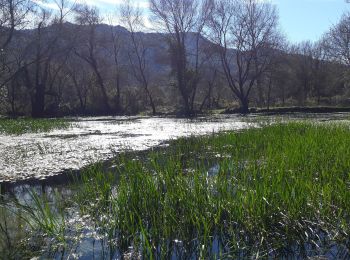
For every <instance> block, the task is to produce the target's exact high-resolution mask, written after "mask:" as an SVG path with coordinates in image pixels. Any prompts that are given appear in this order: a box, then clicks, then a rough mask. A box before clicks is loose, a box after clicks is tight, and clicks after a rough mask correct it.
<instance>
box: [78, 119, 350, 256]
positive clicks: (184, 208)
mask: <svg viewBox="0 0 350 260" xmlns="http://www.w3.org/2000/svg"><path fill="white" fill-rule="evenodd" d="M348 147H350V132H349V126H348V125H321V124H319V125H316V124H315V125H312V124H305V123H289V124H287V125H283V124H278V125H274V126H269V127H265V128H262V129H251V130H247V131H244V132H241V133H226V134H219V135H214V136H210V137H200V138H198V137H196V138H190V139H181V140H178V141H174V142H173V143H172V144H171V145H170V147H169V148H168V149H166V150H160V151H155V152H150V153H149V154H148V156H147V158H146V159H142V160H135V158H133V159H132V158H129V157H127V156H121V158H120V159H119V161H118V162H119V165H120V166H119V168H118V169H117V172H118V174H119V175H120V176H121V177H120V180H119V183H118V185H117V188H116V191H115V192H112V190H113V187H114V185H109V186H108V185H106V184H108V183H109V181H108V178H107V177H105V175H103V173H101V172H99V171H95V174H96V175H95V176H91V175H89V181H88V182H84V185H83V186H82V187H81V190H80V191H79V192H78V194H85V193H87V194H89V197H88V200H89V201H98V202H99V205H101V206H99V208H100V209H101V211H99V214H105V215H106V219H109V220H110V221H109V223H108V224H109V228H110V230H113V233H115V232H116V230H117V231H118V232H117V233H118V239H119V241H120V244H119V246H120V247H121V248H120V249H121V251H124V250H126V248H127V246H129V245H131V244H133V245H134V246H136V247H137V248H139V249H140V248H142V249H143V254H145V255H148V256H149V257H151V256H157V255H158V256H161V257H162V256H165V255H166V254H168V253H169V249H170V251H172V250H174V248H175V247H176V243H175V242H174V241H181V243H182V246H183V247H185V248H187V249H188V250H185V251H187V252H188V251H189V250H190V249H189V248H195V250H194V252H196V254H197V256H198V257H200V256H202V257H203V256H204V257H210V256H211V253H212V252H211V249H212V244H213V241H214V239H215V238H216V237H219V238H220V241H221V244H222V245H226V247H225V248H224V247H222V248H221V250H222V253H229V254H236V255H235V256H236V257H237V256H239V255H241V254H242V252H245V253H248V254H249V255H250V254H252V255H258V256H263V255H266V254H268V253H269V252H271V250H272V251H273V250H275V254H277V255H278V253H277V252H278V250H282V251H283V250H285V249H286V248H291V247H292V246H296V245H303V244H305V243H307V244H311V245H315V246H317V247H322V246H324V244H323V243H325V241H338V242H339V243H340V244H341V243H342V242H344V243H346V241H347V237H348V236H347V234H348V233H349V231H350V230H349V221H350V215H349V213H350V206H349V205H350V204H349V203H348V202H349V201H350V186H349V185H350V174H349V173H350V161H349V158H350V150H349V149H348ZM213 166H215V167H213ZM212 167H213V168H212ZM210 168H211V169H210ZM215 171H217V172H215ZM101 176H104V177H103V181H102V182H101ZM96 185H97V186H96ZM107 186H108V188H106V187H107ZM91 187H93V188H91ZM91 196H92V197H91ZM107 208H108V210H106V209H107ZM89 209H90V210H91V208H90V206H89V205H87V207H86V210H89ZM94 211H96V210H94ZM96 224H97V226H98V225H99V223H96ZM105 227H106V226H105ZM322 236H323V238H321V237H322ZM324 237H327V239H324ZM276 250H277V251H276Z"/></svg>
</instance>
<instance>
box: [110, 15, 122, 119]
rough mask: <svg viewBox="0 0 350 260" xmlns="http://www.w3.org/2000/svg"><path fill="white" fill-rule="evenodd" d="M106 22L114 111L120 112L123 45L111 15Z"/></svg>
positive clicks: (118, 29)
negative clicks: (110, 58) (108, 30)
mask: <svg viewBox="0 0 350 260" xmlns="http://www.w3.org/2000/svg"><path fill="white" fill-rule="evenodd" d="M108 22H109V26H110V41H111V45H112V46H111V48H110V47H109V46H107V47H106V49H107V51H108V52H110V53H111V56H112V57H113V62H114V66H115V68H114V70H113V75H114V77H115V90H116V94H115V103H116V112H117V113H122V112H123V105H122V100H121V92H122V90H121V85H122V83H121V81H122V75H123V67H124V64H123V63H122V50H123V49H122V48H123V47H124V41H123V37H122V34H121V32H120V28H118V27H116V26H114V21H113V17H112V16H109V17H108Z"/></svg>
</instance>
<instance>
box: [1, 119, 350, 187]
mask: <svg viewBox="0 0 350 260" xmlns="http://www.w3.org/2000/svg"><path fill="white" fill-rule="evenodd" d="M349 118H350V116H349V114H348V113H337V114H318V115H316V114H291V115H284V116H261V115H259V116H257V115H250V116H246V117H243V116H238V115H229V116H228V115H221V116H212V117H203V118H196V119H192V120H191V119H177V118H157V117H152V118H148V117H98V118H75V119H72V120H73V121H74V123H73V125H72V127H71V128H69V129H65V130H55V131H52V132H50V133H44V134H40V133H34V134H24V135H20V136H6V135H0V182H14V181H20V180H28V179H45V178H47V177H48V176H55V175H58V174H60V173H62V171H67V170H78V169H81V168H82V167H84V166H86V165H88V164H91V163H95V162H97V161H101V160H107V159H110V158H111V157H113V156H114V154H115V152H120V151H125V150H145V149H148V148H151V147H155V146H157V145H160V144H161V143H163V142H164V141H167V140H170V139H175V138H179V137H186V136H190V135H204V134H210V133H213V132H218V131H226V130H240V129H244V128H249V127H254V126H258V125H259V123H272V122H275V121H282V122H283V121H290V120H300V119H309V120H310V119H313V120H318V121H325V120H348V119H349Z"/></svg>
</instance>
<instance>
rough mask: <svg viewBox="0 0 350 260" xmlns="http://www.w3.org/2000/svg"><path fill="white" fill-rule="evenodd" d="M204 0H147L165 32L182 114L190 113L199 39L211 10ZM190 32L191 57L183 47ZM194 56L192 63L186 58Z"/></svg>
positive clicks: (194, 87) (195, 85)
mask: <svg viewBox="0 0 350 260" xmlns="http://www.w3.org/2000/svg"><path fill="white" fill-rule="evenodd" d="M210 7H211V1H207V0H203V1H202V0H150V8H151V11H152V13H153V14H154V16H155V18H156V19H155V22H157V23H158V25H159V26H160V28H161V29H162V30H163V31H165V32H167V40H168V43H169V47H170V52H171V56H172V57H171V58H172V66H173V70H174V72H175V74H176V79H177V87H178V89H179V91H180V94H181V97H182V101H183V104H184V107H185V113H186V115H191V114H193V113H194V106H193V104H194V99H195V95H196V90H197V86H198V81H199V73H198V72H199V70H198V69H199V39H200V36H201V33H202V31H203V28H204V25H205V22H206V21H207V18H208V15H209V13H210V10H211V8H210ZM190 33H194V35H195V37H194V38H195V47H194V52H193V53H192V54H193V55H194V58H193V57H190V55H189V53H188V49H187V46H186V44H187V40H188V38H189V36H190ZM191 59H192V60H193V59H194V66H192V67H191V66H190V60H191Z"/></svg>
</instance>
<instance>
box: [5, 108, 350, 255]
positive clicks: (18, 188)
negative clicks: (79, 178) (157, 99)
mask: <svg viewBox="0 0 350 260" xmlns="http://www.w3.org/2000/svg"><path fill="white" fill-rule="evenodd" d="M349 119H350V113H338V114H322V115H316V114H293V115H285V116H257V115H251V116H248V117H242V116H236V115H231V116H215V117H206V118H198V119H195V120H189V119H176V118H148V117H99V118H74V119H73V118H72V119H71V120H72V121H73V123H72V127H70V128H69V129H65V130H54V131H52V132H49V133H35V134H24V135H20V136H6V135H0V182H20V183H22V182H21V181H23V180H24V181H25V180H28V179H45V178H48V177H50V176H54V175H60V174H61V173H63V172H64V171H66V170H79V169H81V168H82V167H84V166H86V165H89V164H91V163H94V162H97V161H104V160H108V159H110V158H112V157H113V156H115V154H116V153H118V152H122V151H126V150H145V149H149V148H152V147H155V146H158V145H161V144H166V142H167V141H169V140H171V139H176V138H179V137H186V136H191V135H205V134H211V133H213V132H219V131H227V130H235V131H238V130H242V129H245V128H249V127H259V126H260V125H261V124H269V123H274V122H288V121H292V120H313V121H315V122H319V121H334V120H337V121H339V122H350V121H349ZM217 171H218V166H217V165H213V166H212V168H210V169H209V170H208V176H211V175H215V174H216V172H217ZM25 183H26V182H25ZM32 189H34V190H35V191H36V192H37V193H38V194H40V193H45V194H46V195H47V196H48V197H49V200H50V201H55V196H54V194H55V193H58V194H60V195H61V196H62V198H63V200H65V199H66V198H69V197H70V196H71V193H72V191H71V190H70V188H69V187H68V186H66V185H63V186H57V185H52V186H50V185H36V186H30V185H28V184H24V185H22V184H20V185H15V186H14V187H13V189H11V192H10V193H7V194H5V196H4V201H5V202H6V201H7V200H8V199H10V198H12V197H15V199H16V200H17V201H18V202H19V203H21V204H28V205H31V204H32V198H31V196H30V193H29V191H30V190H32ZM9 201H12V200H9ZM52 205H55V203H54V202H52ZM10 209H12V208H11V207H10ZM68 212H69V214H71V217H69V219H70V221H69V222H68V228H67V230H70V232H72V233H71V234H67V235H69V236H71V237H72V238H71V239H68V241H70V243H72V244H71V248H67V250H63V251H62V250H59V249H57V251H54V252H51V251H50V250H49V251H44V252H42V254H43V255H44V257H45V256H47V258H55V259H60V258H61V257H63V258H66V259H75V258H80V259H91V258H93V257H95V258H101V259H102V258H112V259H119V258H122V257H123V256H124V257H125V258H127V257H128V255H129V256H130V257H132V256H135V255H136V256H137V255H138V252H135V251H134V250H133V249H132V248H131V249H130V250H129V251H128V252H119V251H118V250H115V249H114V250H115V251H114V250H112V249H113V248H111V247H110V246H111V245H110V244H109V243H108V241H106V238H105V237H104V236H103V235H101V234H100V233H98V232H96V229H95V228H94V226H93V225H92V223H89V221H88V220H87V219H85V217H84V216H80V215H79V214H78V213H76V210H75V209H74V208H72V209H71V210H68ZM0 225H1V226H2V227H5V230H6V231H8V233H9V236H8V237H9V240H10V242H11V243H10V244H15V243H14V242H15V241H18V240H21V239H26V234H27V233H28V231H27V229H26V228H25V226H26V223H24V220H23V219H22V218H20V217H18V215H16V214H13V213H12V211H11V210H8V208H2V207H0ZM77 226H79V227H83V230H80V231H79V232H78V231H77ZM3 234H4V232H0V241H6V240H7V239H8V238H7V237H5V238H4V237H2V236H3ZM47 243H48V242H47V240H44V244H47ZM174 243H175V242H174ZM175 244H176V245H177V244H179V243H177V242H176V243H175ZM334 247H335V249H334V250H333V249H332V248H331V249H330V250H329V251H327V250H326V252H327V253H326V254H325V256H326V257H331V255H330V254H331V253H332V252H333V251H335V252H336V253H338V251H340V248H339V247H338V245H337V244H335V246H334ZM175 249H176V248H175ZM175 249H174V250H175ZM4 250H9V251H15V250H17V249H16V248H11V247H9V246H8V245H3V244H1V245H0V252H3V251H4ZM44 250H45V249H44ZM176 250H177V251H176ZM176 250H175V251H173V255H172V259H181V256H182V254H183V253H184V252H186V250H184V249H182V248H181V246H180V245H179V248H178V249H176ZM221 250H224V251H225V249H224V248H223V245H221V244H220V243H219V242H218V241H216V240H214V241H213V249H212V253H213V254H215V255H217V254H218V252H219V251H221ZM298 250H301V249H298ZM308 251H309V252H311V251H310V250H308ZM23 254H24V255H26V253H23ZM178 254H179V255H178ZM314 255H321V253H319V252H316V253H315V254H314ZM309 256H313V254H311V253H310V254H309ZM188 258H189V259H195V258H196V257H193V255H191V252H190V257H188ZM242 258H244V257H242ZM271 258H274V257H273V254H272V255H271Z"/></svg>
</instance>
